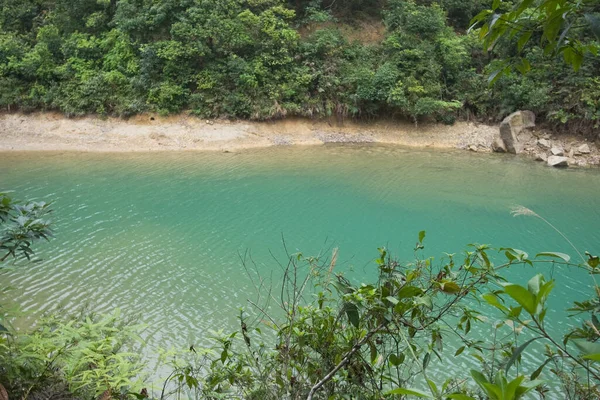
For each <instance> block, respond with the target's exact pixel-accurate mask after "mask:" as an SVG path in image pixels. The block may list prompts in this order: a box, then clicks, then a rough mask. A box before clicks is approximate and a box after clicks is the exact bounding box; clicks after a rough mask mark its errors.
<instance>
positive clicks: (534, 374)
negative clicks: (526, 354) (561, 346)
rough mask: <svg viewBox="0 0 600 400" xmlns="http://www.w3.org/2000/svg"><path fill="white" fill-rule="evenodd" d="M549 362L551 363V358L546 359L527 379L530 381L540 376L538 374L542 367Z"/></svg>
mask: <svg viewBox="0 0 600 400" xmlns="http://www.w3.org/2000/svg"><path fill="white" fill-rule="evenodd" d="M550 361H552V357H550V358H548V359H547V360H546V361H544V363H543V364H542V365H540V366H539V368H538V369H536V370H535V371H533V373H532V374H531V376H530V377H529V379H531V380H532V381H533V380H534V379H535V378H537V377H538V376H540V374H541V373H542V370H543V369H544V367H545V366H546V364H548V363H549V362H550Z"/></svg>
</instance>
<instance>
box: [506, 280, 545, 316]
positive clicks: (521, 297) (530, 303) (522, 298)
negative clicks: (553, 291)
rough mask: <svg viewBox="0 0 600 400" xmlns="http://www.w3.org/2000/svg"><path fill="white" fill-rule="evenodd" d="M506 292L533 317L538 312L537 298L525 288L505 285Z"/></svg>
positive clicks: (510, 284)
mask: <svg viewBox="0 0 600 400" xmlns="http://www.w3.org/2000/svg"><path fill="white" fill-rule="evenodd" d="M503 286H504V292H505V293H506V294H508V295H509V296H510V297H512V298H513V299H514V300H515V301H516V302H517V303H519V304H520V305H521V306H523V308H524V309H525V311H527V312H528V313H529V314H531V315H535V313H536V310H537V304H536V301H535V296H534V295H533V294H531V293H529V291H528V290H527V289H525V288H524V287H523V286H520V285H516V284H512V283H509V284H504V285H503Z"/></svg>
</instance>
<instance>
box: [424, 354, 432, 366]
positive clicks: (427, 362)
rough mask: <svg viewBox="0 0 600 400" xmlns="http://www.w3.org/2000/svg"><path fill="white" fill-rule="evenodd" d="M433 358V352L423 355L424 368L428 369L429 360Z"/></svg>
mask: <svg viewBox="0 0 600 400" xmlns="http://www.w3.org/2000/svg"><path fill="white" fill-rule="evenodd" d="M430 360H431V353H425V355H424V356H423V369H427V366H428V365H429V361H430Z"/></svg>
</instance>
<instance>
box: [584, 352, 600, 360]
mask: <svg viewBox="0 0 600 400" xmlns="http://www.w3.org/2000/svg"><path fill="white" fill-rule="evenodd" d="M583 358H585V359H586V360H592V361H600V353H596V354H588V355H586V356H583Z"/></svg>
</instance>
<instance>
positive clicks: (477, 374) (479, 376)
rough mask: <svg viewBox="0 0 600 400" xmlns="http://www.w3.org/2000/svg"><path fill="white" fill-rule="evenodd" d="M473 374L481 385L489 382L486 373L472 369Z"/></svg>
mask: <svg viewBox="0 0 600 400" xmlns="http://www.w3.org/2000/svg"><path fill="white" fill-rule="evenodd" d="M471 376H472V377H473V379H475V382H477V384H478V385H480V386H481V385H484V384H486V383H489V381H488V380H487V378H486V377H485V375H483V374H482V373H481V372H479V371H475V370H474V369H472V370H471Z"/></svg>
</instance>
